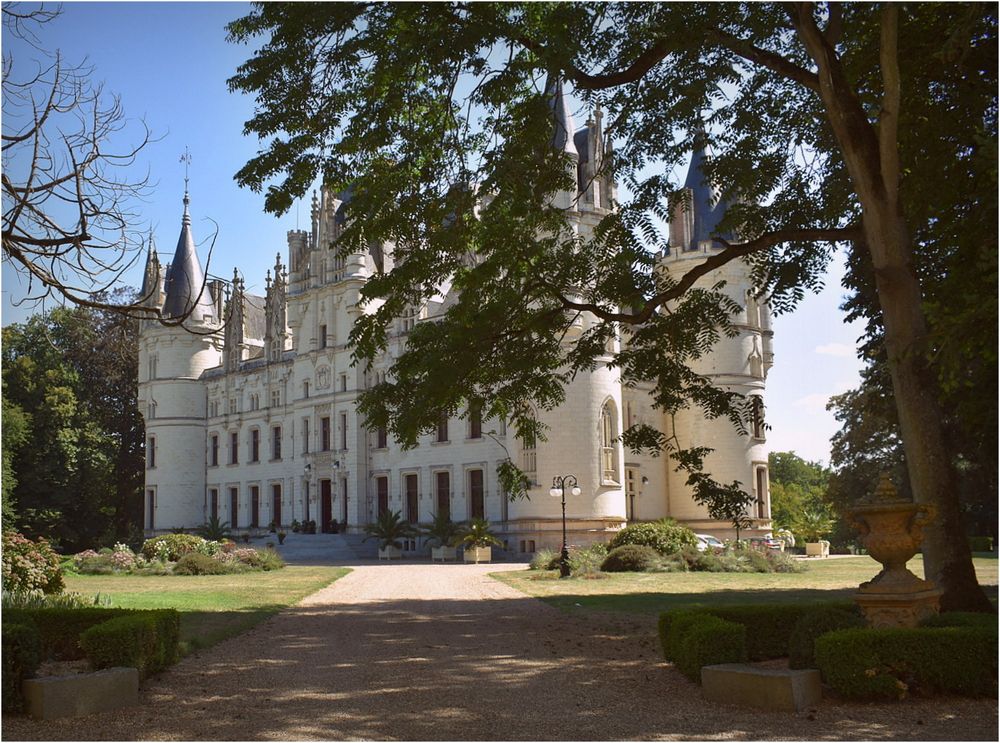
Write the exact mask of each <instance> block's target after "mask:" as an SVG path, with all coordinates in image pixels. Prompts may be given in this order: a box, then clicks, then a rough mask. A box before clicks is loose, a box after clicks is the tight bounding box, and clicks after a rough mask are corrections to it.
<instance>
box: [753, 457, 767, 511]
mask: <svg viewBox="0 0 1000 743" xmlns="http://www.w3.org/2000/svg"><path fill="white" fill-rule="evenodd" d="M754 474H755V475H756V476H757V478H756V479H757V483H756V484H757V494H756V495H757V518H759V519H766V518H767V467H758V468H757V470H756V472H754Z"/></svg>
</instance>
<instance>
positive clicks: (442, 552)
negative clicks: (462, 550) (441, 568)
mask: <svg viewBox="0 0 1000 743" xmlns="http://www.w3.org/2000/svg"><path fill="white" fill-rule="evenodd" d="M457 559H458V553H457V551H456V550H455V548H454V547H431V560H432V561H433V560H440V561H441V562H444V561H445V560H457Z"/></svg>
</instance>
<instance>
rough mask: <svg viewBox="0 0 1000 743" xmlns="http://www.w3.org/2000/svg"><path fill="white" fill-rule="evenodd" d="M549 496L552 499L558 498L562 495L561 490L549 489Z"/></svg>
mask: <svg viewBox="0 0 1000 743" xmlns="http://www.w3.org/2000/svg"><path fill="white" fill-rule="evenodd" d="M577 490H579V488H577ZM549 495H551V496H552V497H553V498H558V497H559V496H561V495H562V490H561V489H559V488H549Z"/></svg>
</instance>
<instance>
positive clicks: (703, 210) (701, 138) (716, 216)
mask: <svg viewBox="0 0 1000 743" xmlns="http://www.w3.org/2000/svg"><path fill="white" fill-rule="evenodd" d="M711 159H712V149H711V146H710V145H709V142H708V134H707V133H706V132H705V128H704V126H702V125H699V126H698V128H697V130H696V131H695V135H694V142H693V146H692V153H691V164H690V165H689V166H688V172H687V177H686V178H685V179H684V188H685V189H686V190H688V192H689V196H688V203H686V204H685V205H684V212H685V216H686V221H687V223H688V227H687V228H686V229H683V230H681V229H679V225H678V229H677V230H676V231H674V230H672V233H673V234H675V235H677V239H678V240H679V241H680V242H683V243H684V244H682V245H676V247H680V248H682V249H683V250H697V249H698V245H699V244H700V243H702V242H705V241H706V240H711V239H712V234H713V233H714V232H715V231H716V227H717V226H718V225H719V222H721V221H722V218H723V217H724V216H725V214H726V207H727V206H728V205H727V204H726V203H725V201H724V200H723V199H722V198H721V194H720V191H719V189H718V188H717V187H716V184H714V183H712V182H711V181H710V180H709V178H708V175H707V170H708V163H709V161H710V160H711ZM680 219H681V216H680V215H678V214H675V221H678V220H680ZM672 226H673V225H672ZM682 235H683V237H681V236H682ZM671 242H672V243H674V242H675V240H673V239H672V240H671Z"/></svg>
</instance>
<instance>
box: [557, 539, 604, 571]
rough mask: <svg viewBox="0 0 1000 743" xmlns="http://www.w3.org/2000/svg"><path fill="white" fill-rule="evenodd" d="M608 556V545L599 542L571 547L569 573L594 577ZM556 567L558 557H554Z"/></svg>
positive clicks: (601, 568)
mask: <svg viewBox="0 0 1000 743" xmlns="http://www.w3.org/2000/svg"><path fill="white" fill-rule="evenodd" d="M607 556H608V545H606V544H603V543H601V542H597V543H595V544H591V545H588V546H587V547H571V548H570V550H569V573H570V575H573V576H583V577H594V576H596V575H597V574H598V573H599V572H600V571H601V570H603V567H602V565H603V563H604V560H605V559H606V558H607ZM556 567H558V557H557V559H556Z"/></svg>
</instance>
